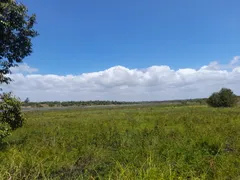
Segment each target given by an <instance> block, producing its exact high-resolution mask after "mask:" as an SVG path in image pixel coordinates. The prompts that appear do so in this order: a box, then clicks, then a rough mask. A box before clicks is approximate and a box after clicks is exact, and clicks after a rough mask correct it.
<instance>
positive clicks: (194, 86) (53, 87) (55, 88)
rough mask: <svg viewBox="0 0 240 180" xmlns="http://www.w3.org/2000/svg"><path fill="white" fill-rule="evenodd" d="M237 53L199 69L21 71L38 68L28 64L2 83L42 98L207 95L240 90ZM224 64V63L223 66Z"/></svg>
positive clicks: (134, 98) (132, 98) (126, 98)
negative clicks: (73, 72) (226, 61)
mask: <svg viewBox="0 0 240 180" xmlns="http://www.w3.org/2000/svg"><path fill="white" fill-rule="evenodd" d="M238 61H239V56H236V57H234V58H233V60H232V61H231V62H230V63H229V65H231V69H229V67H227V68H225V69H223V67H224V66H223V65H221V64H219V63H218V62H212V63H210V64H209V65H205V66H203V67H201V68H199V69H192V68H185V69H178V70H173V69H171V68H170V67H169V66H163V65H160V66H152V67H149V68H146V69H144V70H140V69H129V68H127V67H123V66H114V67H111V68H109V69H106V70H103V71H99V72H91V73H83V74H80V75H66V76H60V75H54V74H47V75H41V74H24V72H28V73H33V72H34V71H36V70H37V69H35V68H31V67H29V66H28V65H26V64H25V65H24V68H23V67H20V66H19V67H18V68H20V70H18V71H15V72H14V73H13V74H11V75H10V76H11V78H12V79H14V81H13V82H12V83H11V84H10V85H8V86H5V87H4V88H5V90H11V91H13V92H14V93H15V94H16V95H18V96H20V97H21V98H23V99H24V98H26V97H29V98H30V99H31V100H32V101H45V100H61V101H65V100H120V101H147V100H168V99H185V98H200V97H207V96H209V95H210V94H211V93H212V92H213V91H217V90H219V89H220V88H221V87H229V88H232V89H233V90H234V92H235V93H237V94H240V82H239V81H240V66H237V63H238ZM225 67H226V66H225Z"/></svg>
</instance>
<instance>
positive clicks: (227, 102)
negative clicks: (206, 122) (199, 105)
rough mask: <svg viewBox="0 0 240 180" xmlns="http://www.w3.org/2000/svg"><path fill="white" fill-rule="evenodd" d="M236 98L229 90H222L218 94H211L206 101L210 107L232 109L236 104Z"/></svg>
mask: <svg viewBox="0 0 240 180" xmlns="http://www.w3.org/2000/svg"><path fill="white" fill-rule="evenodd" d="M237 101H238V97H237V96H236V95H235V94H234V93H233V92H232V90H231V89H227V88H222V89H221V90H220V91H219V92H215V93H213V94H212V95H211V96H210V97H209V98H208V100H207V103H208V105H210V106H212V107H233V106H235V105H236V104H237Z"/></svg>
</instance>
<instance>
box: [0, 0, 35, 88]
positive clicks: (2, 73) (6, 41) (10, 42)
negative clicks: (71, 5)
mask: <svg viewBox="0 0 240 180" xmlns="http://www.w3.org/2000/svg"><path fill="white" fill-rule="evenodd" d="M27 12H28V10H27V7H26V6H24V5H23V4H21V3H18V2H16V1H15V0H1V1H0V84H1V83H9V82H10V80H11V79H10V78H9V77H7V76H6V75H7V74H9V73H10V68H11V67H13V66H17V64H18V63H20V62H22V60H23V59H24V58H25V57H26V56H29V55H30V54H31V53H32V43H31V38H33V37H35V36H37V35H38V33H37V31H35V30H34V29H33V25H34V24H35V22H36V16H35V14H33V15H28V14H27Z"/></svg>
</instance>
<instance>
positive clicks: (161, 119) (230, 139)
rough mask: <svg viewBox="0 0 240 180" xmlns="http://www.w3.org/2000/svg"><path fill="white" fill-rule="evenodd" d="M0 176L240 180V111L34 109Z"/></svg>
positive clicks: (7, 151)
mask: <svg viewBox="0 0 240 180" xmlns="http://www.w3.org/2000/svg"><path fill="white" fill-rule="evenodd" d="M26 116H27V121H26V124H25V125H24V127H23V128H21V129H18V130H17V131H15V132H14V133H13V134H12V136H11V137H9V138H8V139H6V140H5V142H6V143H5V144H3V145H2V147H1V151H0V162H1V163H0V179H9V178H12V179H238V178H240V168H239V167H240V138H239V137H240V110H239V109H238V108H227V109H213V108H208V107H201V106H198V107H196V106H193V107H189V106H188V107H157V106H155V107H139V106H138V107H123V108H104V109H103V108H102V109H80V110H76V109H75V110H64V111H49V112H29V113H27V114H26Z"/></svg>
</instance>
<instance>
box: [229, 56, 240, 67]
mask: <svg viewBox="0 0 240 180" xmlns="http://www.w3.org/2000/svg"><path fill="white" fill-rule="evenodd" d="M239 61H240V56H235V57H234V58H233V60H231V62H230V65H235V64H237V63H239Z"/></svg>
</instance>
